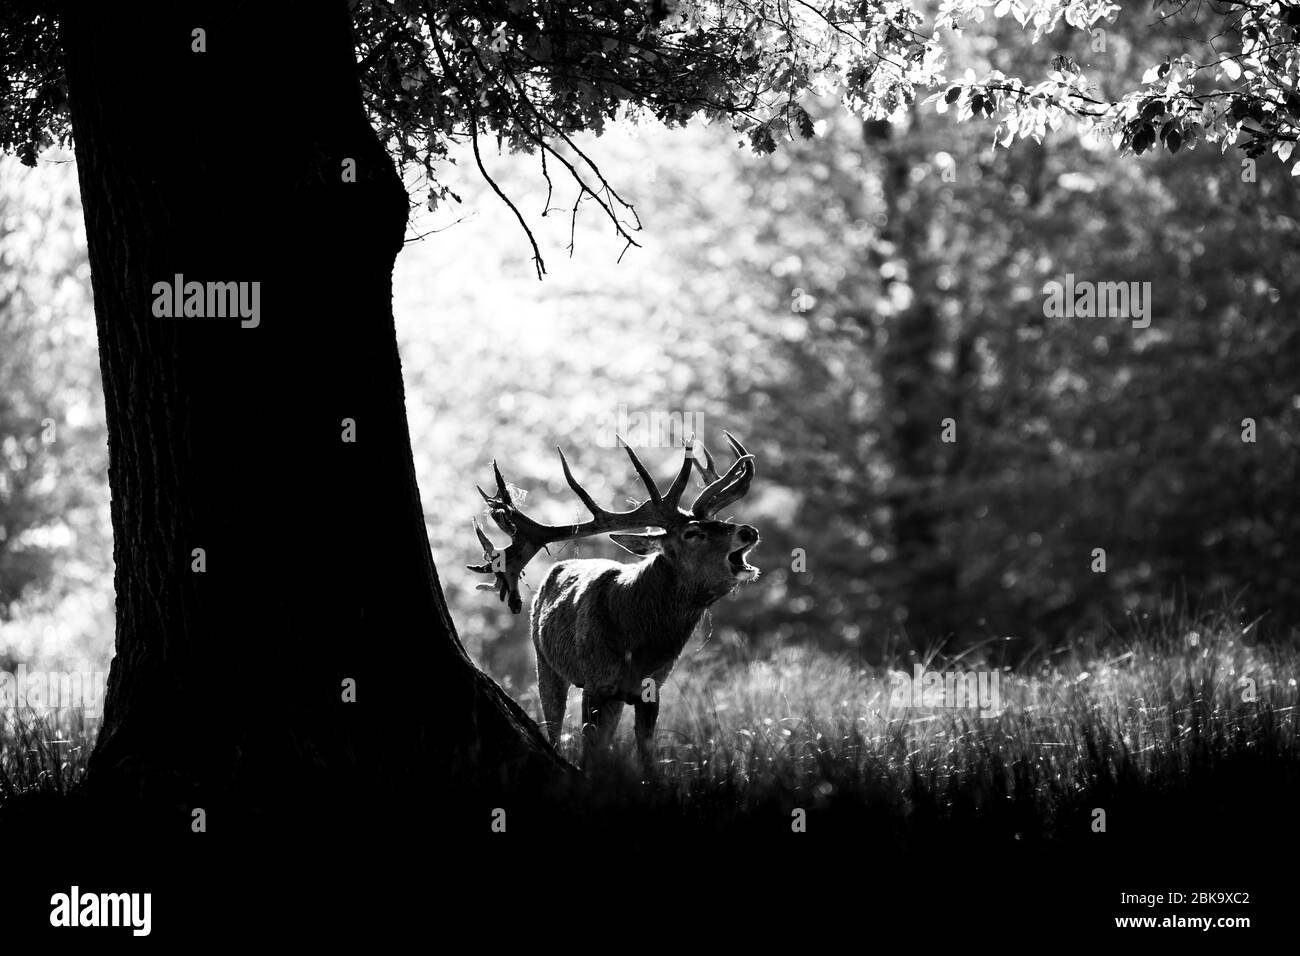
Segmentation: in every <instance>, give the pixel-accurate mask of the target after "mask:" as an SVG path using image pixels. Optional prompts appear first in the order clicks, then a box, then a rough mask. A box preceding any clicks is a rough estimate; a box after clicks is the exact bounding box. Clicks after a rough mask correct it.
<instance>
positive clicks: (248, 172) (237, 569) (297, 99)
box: [63, 0, 564, 809]
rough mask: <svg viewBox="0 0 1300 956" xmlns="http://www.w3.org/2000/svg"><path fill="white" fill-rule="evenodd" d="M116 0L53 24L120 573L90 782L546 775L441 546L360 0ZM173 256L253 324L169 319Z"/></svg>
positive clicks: (151, 791) (406, 780) (396, 184)
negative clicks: (400, 302) (364, 63)
mask: <svg viewBox="0 0 1300 956" xmlns="http://www.w3.org/2000/svg"><path fill="white" fill-rule="evenodd" d="M128 6H129V9H124V8H123V7H122V5H117V4H76V5H75V8H74V9H73V10H71V11H69V12H68V13H67V14H66V16H65V17H64V22H63V36H64V44H65V52H66V60H67V75H68V85H69V94H70V101H71V109H72V121H73V130H74V140H75V146H76V156H77V164H78V169H79V173H80V179H81V194H82V200H83V203H84V206H85V216H86V232H87V239H88V245H89V254H90V264H91V273H92V281H93V286H94V295H95V313H96V317H97V321H98V330H99V343H100V356H101V371H102V374H103V383H104V391H105V398H106V413H107V424H108V436H109V450H110V464H109V484H110V487H111V490H112V520H113V532H114V558H115V561H116V577H115V586H116V591H117V637H116V650H117V655H116V658H115V659H114V661H113V665H112V671H111V674H110V677H109V684H108V697H107V702H106V709H105V719H104V725H103V730H102V734H101V737H100V740H99V744H98V746H97V747H96V750H95V753H94V755H93V757H92V760H91V762H90V768H89V772H88V775H87V784H88V788H87V789H88V791H89V792H91V793H95V792H100V793H113V794H118V795H120V794H122V793H126V792H129V793H130V794H132V799H133V800H134V799H138V798H139V797H140V796H141V795H143V797H144V800H145V802H148V803H151V804H153V805H166V806H171V807H173V808H176V809H181V808H185V807H193V806H196V805H198V804H199V801H204V800H206V801H208V802H209V803H212V802H217V803H220V802H221V801H223V800H224V801H229V802H230V804H231V805H234V806H239V807H245V808H248V807H254V808H264V807H266V806H267V805H268V804H271V803H273V802H275V801H281V800H283V801H289V802H290V803H293V802H294V801H297V800H299V799H301V798H302V797H303V795H304V794H312V793H314V794H317V795H319V794H321V793H332V794H337V795H339V796H340V798H341V799H342V798H343V797H342V794H344V793H350V794H353V795H355V794H356V793H358V792H362V791H364V790H367V789H373V788H379V787H388V788H390V794H391V788H393V787H397V788H407V787H411V788H428V787H430V786H435V787H441V788H442V789H441V790H440V791H439V792H445V791H446V787H447V784H448V783H453V784H460V785H464V786H466V787H472V786H475V785H478V786H480V787H481V786H483V785H493V784H495V783H500V784H503V785H504V784H509V783H511V782H514V783H518V782H520V780H521V779H524V778H526V779H527V780H528V781H530V782H531V781H534V780H543V779H548V778H550V777H552V776H555V775H556V773H557V771H559V770H560V769H561V768H562V767H563V766H564V765H563V763H562V762H561V761H560V760H559V758H558V757H557V756H556V755H555V753H554V751H553V750H552V749H551V748H550V747H549V745H548V744H547V743H546V742H545V741H544V740H543V739H542V738H541V736H540V734H539V733H538V732H537V729H536V727H535V725H534V724H533V723H532V721H531V720H529V719H528V717H527V716H526V715H525V714H524V713H523V711H522V710H521V709H520V708H519V707H518V706H517V705H516V704H515V703H514V702H513V701H511V700H510V699H509V698H508V697H507V696H506V695H505V694H504V693H503V692H502V691H501V690H500V688H498V687H497V686H496V685H495V684H494V683H493V682H492V681H491V680H489V679H488V678H487V677H485V676H484V675H483V674H482V673H480V672H479V671H478V670H477V669H476V668H475V667H474V666H473V664H472V663H471V662H470V661H469V659H468V657H467V656H466V654H465V652H464V650H463V648H462V647H461V644H460V641H459V639H458V638H457V636H456V632H455V629H454V626H453V624H452V622H451V619H450V617H449V615H448V612H447V608H446V605H445V603H444V601H443V596H442V591H441V588H440V586H439V583H438V579H437V574H436V571H435V569H434V566H433V558H432V554H431V552H430V548H429V543H428V539H427V536H426V532H425V527H424V520H423V510H422V507H421V504H420V496H419V490H418V488H417V486H416V482H415V472H414V467H413V463H412V458H411V446H410V438H409V433H408V428H407V420H406V410H405V404H404V397H403V388H402V378H401V368H400V362H399V358H398V354H397V344H396V335H395V331H394V324H393V314H392V297H391V276H392V266H393V260H394V257H395V256H396V254H397V252H398V250H399V249H401V247H402V239H403V233H404V228H405V223H406V216H407V209H408V204H407V197H406V193H405V190H404V189H403V187H402V184H401V181H400V179H399V177H398V176H397V173H396V171H395V169H394V167H393V164H392V162H391V160H390V158H389V157H388V155H387V153H386V152H385V150H384V148H383V146H382V145H381V143H380V142H379V141H378V139H377V138H376V136H375V133H374V131H373V130H372V129H371V127H370V125H369V123H368V121H367V119H366V116H365V115H364V112H363V109H362V106H361V98H360V91H359V86H358V81H357V75H356V60H355V54H354V49H353V43H352V37H351V30H350V25H349V22H348V18H347V13H346V9H345V5H344V4H343V3H341V2H338V3H332V4H327V5H318V4H301V5H299V4H292V3H287V2H278V0H277V2H270V3H258V4H237V5H234V6H231V5H229V4H186V5H185V6H186V7H187V8H189V9H184V10H177V9H176V7H177V6H180V5H178V4H175V3H171V2H166V3H165V2H157V3H134V4H130V5H128ZM197 29H202V30H203V31H205V32H204V35H203V37H202V39H203V41H204V43H205V45H206V51H205V52H197V51H196V50H195V49H194V47H195V46H196V44H197V40H196V36H195V34H194V32H193V31H195V30H197ZM347 160H353V161H355V166H356V181H355V182H346V181H345V177H344V175H343V172H344V165H345V161H347ZM177 275H181V276H183V277H184V281H185V282H190V281H197V282H203V283H207V282H240V283H249V285H248V286H246V287H245V288H246V289H247V290H248V291H249V292H250V294H251V290H252V288H253V287H252V285H251V283H254V282H256V283H259V284H260V286H259V291H260V303H259V305H260V313H259V316H258V319H259V321H258V324H257V325H256V326H253V325H252V322H253V319H252V317H249V318H246V319H242V320H241V318H240V317H233V318H231V317H228V318H211V317H208V318H197V317H191V318H166V317H157V316H156V315H155V311H154V306H155V299H156V296H155V293H154V291H153V287H154V284H155V283H158V282H166V283H168V284H171V283H172V282H173V279H174V277H175V276H177ZM250 304H251V303H250ZM430 318H431V320H432V318H433V317H430ZM345 419H351V420H352V421H353V422H354V423H355V441H354V442H348V441H345V440H344V437H345V435H344V430H345V425H344V420H345ZM195 549H202V557H203V561H204V562H205V565H206V567H205V569H204V570H196V569H195V568H196V560H197V559H196V557H195ZM348 680H352V681H355V683H356V694H355V696H356V701H355V703H350V702H345V700H344V683H345V681H348ZM534 774H535V775H536V776H535V777H534V776H533V775H534ZM521 775H522V777H521Z"/></svg>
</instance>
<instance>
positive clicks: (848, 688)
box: [534, 617, 1300, 840]
mask: <svg viewBox="0 0 1300 956" xmlns="http://www.w3.org/2000/svg"><path fill="white" fill-rule="evenodd" d="M996 650H997V649H996V648H985V649H983V651H984V653H983V656H981V652H979V651H977V652H973V653H969V654H966V655H963V656H961V657H960V659H947V658H945V657H943V655H941V654H937V653H936V654H931V655H929V656H927V657H924V658H922V657H917V658H915V659H911V658H904V659H899V660H896V661H893V662H891V663H890V664H889V665H886V666H874V667H873V666H867V665H864V664H862V663H859V662H855V661H852V660H849V659H846V658H841V657H834V656H830V655H827V654H824V653H821V652H818V651H815V650H810V649H807V648H787V649H784V650H781V651H779V652H777V653H776V654H775V655H774V656H772V657H770V658H766V659H757V660H745V661H740V662H735V661H731V662H728V661H726V660H725V659H723V658H722V657H721V656H720V655H717V654H715V653H710V652H709V651H708V650H706V651H705V652H704V653H696V654H695V655H694V656H693V657H689V658H687V659H684V660H683V661H681V662H680V663H679V665H678V667H677V669H676V671H675V673H674V676H673V678H672V679H671V680H670V682H669V683H668V684H667V685H666V686H665V688H664V689H663V693H662V697H661V711H660V723H659V727H658V732H657V735H656V737H657V739H656V748H655V753H656V756H655V771H656V772H655V774H654V775H653V778H652V779H651V781H650V782H648V783H647V782H645V781H643V780H641V774H640V773H639V771H638V769H637V766H636V761H635V757H634V755H633V752H634V748H633V746H632V741H631V726H630V725H631V721H630V720H628V719H625V720H624V721H623V723H622V725H621V732H620V737H619V740H618V742H617V745H616V753H615V757H614V761H613V765H612V766H602V767H601V768H600V772H599V773H595V774H589V775H587V777H586V780H585V784H584V787H585V792H586V795H587V797H588V798H589V799H590V800H591V801H593V802H594V803H595V804H596V805H597V806H604V807H605V808H606V809H613V808H615V807H622V806H625V805H627V806H629V809H632V810H633V812H638V811H655V810H658V811H664V812H666V813H667V814H668V815H670V816H671V817H673V818H674V819H676V820H686V821H690V820H695V821H696V822H698V823H701V824H705V825H708V826H716V825H717V824H719V823H724V824H725V823H746V822H753V819H754V818H758V817H762V818H764V819H766V820H767V821H768V822H769V823H770V822H771V821H772V820H773V819H775V817H774V814H777V813H779V814H780V815H781V816H782V817H783V818H784V819H786V820H787V821H788V820H789V818H790V814H791V812H792V811H794V810H796V809H803V810H805V811H807V812H808V813H820V814H821V815H822V817H823V818H834V819H836V820H838V821H839V822H840V823H841V824H843V823H844V822H845V821H849V820H852V821H853V825H854V826H857V827H859V828H860V827H864V826H865V827H866V828H867V829H870V830H878V831H879V832H880V833H881V834H887V838H888V839H889V840H898V839H902V838H906V837H907V834H908V833H909V832H910V833H912V834H915V833H916V832H920V831H925V830H926V829H927V828H929V829H933V830H935V831H936V832H938V831H943V832H951V831H952V829H953V828H957V829H963V830H971V829H972V828H973V829H974V830H981V831H985V832H988V833H990V834H997V835H998V836H1009V837H1012V838H1014V839H1025V840H1034V839H1041V838H1053V837H1071V836H1075V837H1083V836H1085V835H1086V834H1090V833H1096V832H1098V830H1097V827H1098V826H1099V821H1102V823H1105V825H1107V826H1109V827H1111V828H1112V829H1113V828H1114V827H1115V826H1117V825H1119V826H1121V827H1128V828H1136V827H1138V826H1146V825H1153V826H1160V825H1162V824H1164V825H1167V826H1168V827H1175V826H1178V825H1183V824H1185V823H1186V822H1187V818H1188V817H1189V816H1195V815H1197V814H1201V813H1205V814H1211V813H1213V812H1215V808H1219V809H1223V808H1225V807H1228V806H1229V805H1231V806H1232V807H1233V808H1234V809H1233V811H1232V812H1241V811H1242V810H1243V808H1249V807H1251V806H1254V807H1257V808H1259V810H1260V812H1261V813H1266V812H1269V811H1268V807H1270V806H1271V801H1273V800H1275V799H1294V797H1295V789H1294V788H1295V786H1296V785H1297V784H1300V739H1298V737H1297V728H1296V719H1297V709H1296V708H1297V698H1298V696H1300V689H1298V688H1297V667H1296V664H1297V661H1298V660H1300V653H1297V648H1296V647H1294V646H1292V645H1272V646H1263V645H1259V644H1256V643H1254V642H1253V640H1252V635H1251V629H1250V628H1242V627H1239V626H1237V625H1235V624H1233V623H1231V622H1230V621H1229V620H1227V619H1226V618H1224V617H1218V618H1217V619H1212V620H1202V621H1201V622H1199V623H1196V622H1192V621H1188V620H1182V621H1177V622H1166V623H1164V624H1163V625H1161V626H1160V627H1159V628H1155V629H1149V630H1148V631H1147V633H1143V634H1136V635H1134V636H1133V637H1132V638H1130V639H1128V640H1127V641H1120V640H1118V639H1116V637H1115V636H1114V635H1111V636H1109V637H1108V638H1107V639H1106V640H1098V641H1096V642H1095V643H1093V644H1091V645H1089V646H1076V647H1075V648H1073V649H1071V650H1068V651H1063V652H1060V653H1056V654H1052V655H1049V656H1048V657H1047V658H1046V659H1043V660H1039V661H1037V662H1034V663H1031V664H1028V665H1022V666H1021V667H1019V668H1015V669H1013V668H1012V667H1010V666H1007V665H997V664H995V663H991V662H990V661H991V659H992V658H993V657H994V656H995V653H994V652H996ZM916 664H920V665H921V666H922V667H923V668H925V669H930V670H937V671H957V672H964V671H980V670H996V671H997V676H998V690H999V692H1000V697H1001V701H1000V703H1001V707H1000V710H999V711H998V712H996V713H989V714H985V713H984V712H982V711H980V710H978V709H974V708H969V707H967V708H959V709H953V708H948V707H943V706H915V705H912V706H908V705H906V704H907V701H905V700H897V699H895V697H896V695H895V694H894V693H893V690H894V688H895V687H897V686H899V684H900V683H901V681H902V679H903V676H904V675H905V676H906V678H907V679H910V678H911V677H912V675H913V667H914V665H916ZM894 675H898V676H894ZM573 696H574V697H575V699H574V700H571V701H570V706H569V708H568V711H567V720H566V725H565V730H564V733H563V736H562V739H561V750H562V751H563V752H564V753H565V755H566V756H567V757H568V758H569V759H571V760H573V761H575V762H577V761H579V760H580V759H581V741H580V733H579V727H578V714H577V712H578V706H577V701H576V697H577V694H576V693H575V694H574V695H573ZM912 703H913V704H915V702H912ZM923 703H926V704H929V703H932V702H931V701H928V700H926V701H923ZM534 709H535V707H534ZM629 709H630V708H629ZM1286 793H1289V794H1290V797H1284V794H1286ZM1098 810H1101V811H1104V812H1105V813H1108V814H1111V818H1110V819H1109V820H1105V819H1104V818H1103V817H1100V816H1099V815H1098V813H1097V811H1098ZM1118 811H1122V812H1118ZM1116 817H1118V819H1116Z"/></svg>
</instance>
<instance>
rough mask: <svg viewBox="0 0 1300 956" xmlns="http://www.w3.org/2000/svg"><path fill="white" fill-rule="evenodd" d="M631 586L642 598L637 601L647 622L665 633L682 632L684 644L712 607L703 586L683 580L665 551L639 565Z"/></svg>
mask: <svg viewBox="0 0 1300 956" xmlns="http://www.w3.org/2000/svg"><path fill="white" fill-rule="evenodd" d="M631 586H632V588H633V589H634V590H636V591H637V593H638V597H639V598H641V600H640V601H638V602H637V603H638V604H639V605H640V606H641V608H642V609H643V610H644V612H645V615H646V619H647V621H648V622H649V623H652V624H653V626H654V628H655V629H656V630H658V631H659V632H660V633H663V634H664V635H665V636H667V635H669V634H673V635H680V636H681V638H682V643H685V640H686V638H689V637H690V635H691V632H692V631H693V630H695V625H696V624H698V623H699V622H700V618H701V617H702V616H703V615H704V610H705V608H707V607H708V606H709V602H708V601H707V600H706V599H704V598H703V597H702V596H701V594H700V589H699V588H698V587H692V586H691V585H690V583H689V582H688V581H686V580H685V579H683V578H682V576H681V575H680V574H678V573H677V569H676V568H674V567H673V566H672V564H671V563H670V562H669V560H668V559H667V558H665V557H664V556H663V555H662V554H656V555H654V556H653V557H651V558H649V559H647V560H645V561H642V562H640V563H639V564H638V565H636V576H635V578H634V580H633V581H632V584H631Z"/></svg>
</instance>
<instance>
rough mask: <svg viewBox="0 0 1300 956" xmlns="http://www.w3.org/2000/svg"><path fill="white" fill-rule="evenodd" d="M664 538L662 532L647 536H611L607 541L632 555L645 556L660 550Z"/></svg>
mask: <svg viewBox="0 0 1300 956" xmlns="http://www.w3.org/2000/svg"><path fill="white" fill-rule="evenodd" d="M665 537H666V534H665V532H663V531H651V532H650V533H649V534H611V535H610V536H609V540H611V541H613V542H614V543H615V544H616V545H618V546H619V547H620V548H623V549H624V550H626V551H631V552H632V553H633V554H640V555H647V554H654V553H655V552H656V551H658V550H660V547H661V545H662V544H663V540H664V538H665Z"/></svg>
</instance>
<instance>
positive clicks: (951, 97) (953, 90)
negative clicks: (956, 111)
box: [943, 86, 961, 103]
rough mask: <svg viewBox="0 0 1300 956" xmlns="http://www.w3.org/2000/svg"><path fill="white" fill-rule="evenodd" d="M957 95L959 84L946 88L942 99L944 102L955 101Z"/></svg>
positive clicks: (959, 89)
mask: <svg viewBox="0 0 1300 956" xmlns="http://www.w3.org/2000/svg"><path fill="white" fill-rule="evenodd" d="M959 96H961V87H960V86H950V87H949V88H948V92H947V93H945V94H944V97H943V101H944V102H945V103H956V102H957V97H959Z"/></svg>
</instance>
